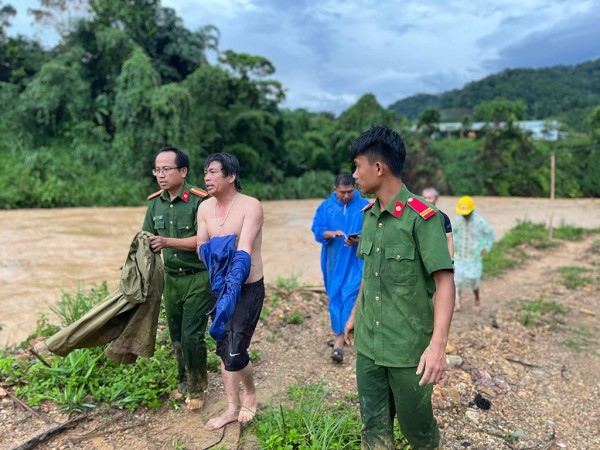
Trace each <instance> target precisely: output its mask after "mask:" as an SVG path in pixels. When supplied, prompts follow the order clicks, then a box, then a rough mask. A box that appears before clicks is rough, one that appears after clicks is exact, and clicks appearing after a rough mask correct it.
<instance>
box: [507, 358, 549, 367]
mask: <svg viewBox="0 0 600 450" xmlns="http://www.w3.org/2000/svg"><path fill="white" fill-rule="evenodd" d="M505 359H506V360H507V361H510V362H514V363H517V364H521V365H522V366H525V367H531V368H534V369H541V368H542V366H537V365H535V364H531V363H528V362H524V361H519V360H518V359H514V358H511V357H510V356H507V357H505Z"/></svg>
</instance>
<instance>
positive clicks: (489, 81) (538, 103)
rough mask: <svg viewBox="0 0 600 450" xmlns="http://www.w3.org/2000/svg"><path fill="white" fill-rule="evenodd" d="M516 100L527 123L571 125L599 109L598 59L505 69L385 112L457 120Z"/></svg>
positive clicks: (402, 102) (408, 100) (411, 99)
mask: <svg viewBox="0 0 600 450" xmlns="http://www.w3.org/2000/svg"><path fill="white" fill-rule="evenodd" d="M499 97H500V98H505V99H508V100H515V101H516V100H521V101H523V102H525V104H526V106H527V116H528V118H530V119H541V120H544V119H547V118H551V117H552V118H557V119H561V120H562V121H564V122H567V123H569V124H570V125H572V126H577V125H579V126H581V123H582V122H583V121H582V120H581V119H582V118H583V117H584V116H585V115H586V114H589V112H590V110H591V109H592V108H593V107H595V106H597V105H598V104H600V59H597V60H595V61H589V62H585V63H583V64H578V65H575V66H556V67H548V68H542V69H508V70H504V71H502V72H500V73H498V74H494V75H490V76H488V77H486V78H484V79H482V80H479V81H474V82H471V83H468V84H467V85H465V86H464V87H463V88H462V89H455V90H452V91H448V92H444V93H442V94H439V95H431V94H418V95H413V96H411V97H407V98H405V99H402V100H399V101H397V102H395V103H394V104H392V105H390V107H389V108H390V109H391V110H393V111H394V112H395V113H397V114H399V115H404V116H406V117H408V118H409V119H411V120H412V119H416V118H417V117H419V114H421V112H422V111H423V110H424V109H425V108H426V107H435V108H437V109H439V110H442V113H444V112H446V115H447V116H448V115H449V116H454V117H455V118H458V119H459V120H461V119H462V115H464V113H465V110H466V111H467V112H468V111H469V110H470V111H471V112H472V110H473V108H474V107H475V106H476V105H478V104H479V103H482V102H485V101H490V100H493V99H495V98H499Z"/></svg>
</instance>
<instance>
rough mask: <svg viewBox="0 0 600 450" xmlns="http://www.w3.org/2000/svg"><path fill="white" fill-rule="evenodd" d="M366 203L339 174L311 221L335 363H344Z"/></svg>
mask: <svg viewBox="0 0 600 450" xmlns="http://www.w3.org/2000/svg"><path fill="white" fill-rule="evenodd" d="M368 204H369V201H368V200H367V199H366V198H363V197H362V196H361V195H360V192H359V191H358V190H357V189H356V188H355V187H354V179H353V178H352V175H351V174H349V173H341V174H339V175H338V176H337V177H336V178H335V187H334V191H333V193H332V194H331V197H329V198H328V199H327V200H325V201H324V202H323V203H321V205H319V207H318V208H317V212H316V214H315V218H314V220H313V225H312V232H313V234H314V235H315V239H316V241H317V242H319V243H320V244H322V246H323V247H322V249H321V270H322V271H323V279H324V281H325V290H326V291H327V295H328V296H329V315H330V318H331V328H332V330H333V333H334V335H335V338H334V339H331V340H330V341H328V345H329V346H331V347H333V351H332V353H331V359H333V360H334V361H336V362H342V361H343V360H344V351H343V350H342V347H343V346H344V327H345V326H346V321H347V320H348V317H349V316H350V313H351V311H352V308H353V306H354V302H355V301H356V297H357V296H358V290H359V288H360V280H361V277H362V267H363V262H362V260H361V259H359V258H358V257H357V256H356V245H357V244H358V240H359V237H358V236H359V235H360V230H361V227H362V214H361V210H362V209H363V208H364V207H365V206H366V205H368Z"/></svg>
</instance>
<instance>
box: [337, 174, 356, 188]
mask: <svg viewBox="0 0 600 450" xmlns="http://www.w3.org/2000/svg"><path fill="white" fill-rule="evenodd" d="M338 186H354V178H352V174H350V173H340V174H339V175H338V176H337V177H335V187H338Z"/></svg>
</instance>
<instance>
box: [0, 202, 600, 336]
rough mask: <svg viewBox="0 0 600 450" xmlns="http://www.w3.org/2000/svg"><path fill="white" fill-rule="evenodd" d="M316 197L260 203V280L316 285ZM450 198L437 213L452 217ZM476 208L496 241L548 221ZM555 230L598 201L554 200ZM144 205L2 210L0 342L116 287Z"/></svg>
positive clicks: (545, 210) (594, 223)
mask: <svg viewBox="0 0 600 450" xmlns="http://www.w3.org/2000/svg"><path fill="white" fill-rule="evenodd" d="M321 201H322V200H286V201H267V202H263V207H264V211H265V229H264V233H263V234H264V243H263V259H264V264H265V278H266V281H267V282H272V281H274V280H276V279H277V277H286V278H289V277H292V276H294V277H296V278H298V279H299V280H301V281H302V282H303V283H307V284H312V285H320V284H322V279H321V272H320V266H319V255H320V246H319V244H317V243H316V242H315V241H314V239H313V236H312V233H311V231H310V227H311V224H312V219H313V215H314V212H315V210H316V208H317V206H318V205H319V203H320V202H321ZM456 201H457V199H456V198H455V197H443V198H441V200H440V204H439V206H440V208H441V209H442V210H444V211H446V212H447V213H449V215H450V216H451V217H452V216H454V213H453V211H454V205H455V204H456ZM475 204H476V209H477V211H478V212H479V213H480V214H482V215H483V216H484V217H486V218H487V219H488V220H489V221H490V222H491V224H492V225H493V226H494V227H495V229H496V239H499V238H500V237H501V236H502V235H503V233H505V232H506V231H507V230H508V229H510V228H512V227H513V226H514V225H515V224H516V221H517V220H525V219H526V220H530V221H532V222H536V223H547V222H548V218H549V215H550V209H551V208H550V203H549V201H548V200H547V199H531V198H496V197H476V198H475ZM553 209H554V216H553V223H554V225H555V226H560V225H561V224H571V225H576V226H581V227H585V228H598V227H600V199H577V200H557V201H556V203H555V206H554V208H553ZM144 212H145V208H144V207H139V208H71V209H51V210H48V209H36V210H31V209H27V210H14V211H6V210H5V211H0V226H1V227H2V229H4V230H5V232H7V233H6V234H5V236H6V237H5V240H4V242H3V243H2V245H1V246H0V326H1V327H2V330H0V345H7V344H14V343H17V342H20V341H21V340H23V339H24V338H25V337H26V336H27V335H28V334H30V333H31V332H32V331H33V330H34V328H35V323H36V320H37V319H38V317H39V314H40V313H42V312H49V311H50V306H51V305H53V304H55V303H56V302H57V301H59V300H60V298H61V296H62V292H69V293H73V292H75V291H76V290H77V288H78V287H79V286H83V287H84V288H89V287H91V286H93V285H94V284H99V283H102V282H103V281H107V282H108V285H109V288H110V289H114V288H116V287H117V284H118V280H119V275H120V267H121V265H122V263H123V261H124V259H125V256H126V253H127V250H128V249H129V244H130V242H131V239H132V238H133V236H134V235H135V234H136V232H137V231H138V230H139V228H140V226H141V223H142V221H143V216H144Z"/></svg>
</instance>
